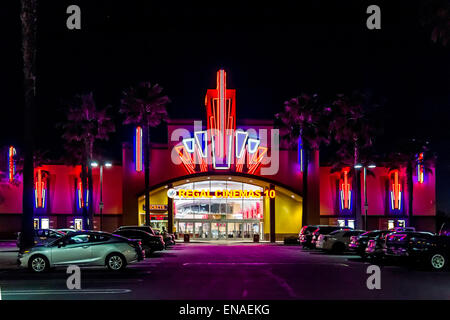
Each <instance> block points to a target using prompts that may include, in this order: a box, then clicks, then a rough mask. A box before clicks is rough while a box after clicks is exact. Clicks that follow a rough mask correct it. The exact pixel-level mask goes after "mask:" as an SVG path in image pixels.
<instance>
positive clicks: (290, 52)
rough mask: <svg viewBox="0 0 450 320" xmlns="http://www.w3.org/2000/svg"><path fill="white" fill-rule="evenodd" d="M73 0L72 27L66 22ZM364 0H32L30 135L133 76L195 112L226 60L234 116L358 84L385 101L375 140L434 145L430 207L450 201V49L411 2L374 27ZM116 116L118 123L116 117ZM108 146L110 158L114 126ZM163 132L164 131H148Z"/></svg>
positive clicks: (6, 71) (13, 88) (15, 135)
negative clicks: (434, 199)
mask: <svg viewBox="0 0 450 320" xmlns="http://www.w3.org/2000/svg"><path fill="white" fill-rule="evenodd" d="M299 2H301V3H302V4H299ZM70 4H77V5H79V6H80V7H81V12H82V30H81V31H71V30H67V28H66V18H67V16H68V15H67V14H66V13H65V12H66V8H67V6H68V5H70ZM369 4H374V3H372V2H365V1H318V0H314V1H312V0H311V1H275V2H272V4H271V5H263V4H261V3H258V2H254V3H250V2H243V1H240V2H236V3H233V2H231V1H227V2H223V1H220V2H217V3H216V2H214V3H212V2H209V3H208V4H207V5H205V4H200V3H198V4H193V3H191V2H190V3H189V4H188V3H187V1H185V2H175V1H158V2H153V1H139V2H138V1H106V0H104V1H92V0H91V1H77V0H72V1H40V7H39V27H38V53H37V77H38V80H37V81H38V82H37V83H38V88H37V90H38V116H37V118H36V126H37V130H36V131H37V134H36V139H37V143H38V145H39V146H40V147H41V148H44V149H48V150H50V151H52V155H53V156H54V157H58V156H59V155H60V154H61V147H60V146H61V140H60V137H59V136H60V134H61V133H60V132H59V131H58V130H56V129H55V123H56V122H58V121H61V120H62V119H63V113H62V112H61V108H62V107H63V106H64V103H65V101H68V100H69V99H70V98H71V97H72V96H73V95H74V94H77V93H81V92H87V91H93V92H94V95H95V98H96V101H97V104H98V105H100V106H104V105H107V104H111V105H112V106H113V107H115V108H117V107H118V105H119V99H120V93H121V90H122V89H124V88H126V87H127V86H129V85H132V84H134V83H136V82H138V81H140V80H150V81H152V82H158V83H160V84H161V85H162V86H163V87H164V88H165V92H166V93H167V94H168V95H169V97H170V98H171V99H172V103H171V105H170V107H169V115H170V117H171V118H198V119H204V117H205V114H204V107H203V101H204V95H205V92H206V89H207V88H213V87H215V72H216V71H217V70H218V69H219V68H225V69H226V71H227V75H228V87H230V88H236V89H237V115H238V117H239V118H261V119H273V115H274V113H276V112H278V111H279V110H280V109H281V107H282V105H283V102H284V101H285V100H287V99H288V98H290V97H293V96H295V95H298V94H299V93H300V92H302V91H306V92H317V93H321V94H324V95H331V94H335V93H340V92H344V93H348V92H350V91H351V90H355V89H360V90H365V91H369V92H371V93H372V94H373V95H374V96H375V97H377V98H379V99H381V100H383V101H385V104H384V106H383V108H382V109H380V111H379V112H380V114H379V116H380V117H381V118H382V119H383V124H384V134H383V135H382V136H380V137H377V140H376V143H377V145H378V148H380V149H382V148H384V147H385V148H390V147H391V146H393V145H394V144H393V141H395V140H396V139H399V138H402V137H413V136H414V137H424V138H429V139H430V141H431V143H432V148H433V151H436V152H437V153H438V156H439V158H438V161H439V162H438V171H437V179H438V180H437V181H438V208H439V209H442V210H446V211H447V212H450V186H449V185H450V183H449V181H450V151H449V149H450V148H449V147H450V143H449V142H448V141H449V138H450V130H449V129H448V127H449V125H448V124H449V120H450V110H449V106H450V94H449V84H450V81H449V74H450V73H449V71H450V70H449V65H450V64H449V48H448V47H447V48H444V47H442V45H439V44H434V43H432V42H431V41H430V29H429V27H423V26H421V25H420V23H419V17H420V15H421V12H420V10H419V6H418V5H417V3H416V2H411V1H390V2H388V1H386V2H383V1H377V3H376V4H378V5H379V6H380V7H381V10H382V30H376V31H370V30H367V28H366V26H365V21H366V18H367V14H366V13H365V11H366V8H367V6H368V5H369ZM1 6H2V7H1V9H0V19H1V21H0V27H1V30H2V31H1V43H2V46H1V60H0V70H1V76H0V90H1V97H2V109H3V112H2V117H1V118H0V119H1V120H0V122H1V125H0V145H7V144H15V145H18V146H19V147H20V144H21V140H22V131H21V130H22V124H21V118H22V115H23V112H22V108H23V93H22V70H21V63H22V60H21V52H20V19H19V11H20V7H19V1H14V2H12V1H8V3H5V4H3V3H2V4H1ZM118 124H119V123H118ZM118 129H119V130H118V132H117V133H116V134H115V135H114V136H113V139H112V141H111V143H110V144H108V145H105V146H104V147H105V152H106V154H107V156H109V157H115V158H117V159H119V160H120V142H121V141H123V140H126V139H129V138H130V136H129V134H128V133H129V130H127V129H126V128H121V127H120V128H118ZM153 138H154V140H155V141H158V140H159V141H164V139H165V138H166V137H165V135H164V130H163V129H159V130H155V132H154V133H153Z"/></svg>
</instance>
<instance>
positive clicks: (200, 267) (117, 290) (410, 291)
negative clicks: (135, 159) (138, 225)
mask: <svg viewBox="0 0 450 320" xmlns="http://www.w3.org/2000/svg"><path fill="white" fill-rule="evenodd" d="M16 257H17V252H14V248H10V249H6V250H5V249H2V250H0V290H1V298H2V299H4V300H10V299H28V300H30V299H39V300H42V299H51V300H54V299H81V300H82V299H175V300H177V299H183V300H185V299H190V300H197V299H219V300H223V299H256V300H259V299H262V300H268V299H275V300H278V299H283V300H284V299H307V300H309V299H450V272H448V271H447V272H432V271H428V270H422V269H417V268H412V267H407V266H403V265H385V266H381V278H380V279H381V289H373V290H369V289H368V287H367V284H366V282H367V278H368V277H369V276H370V274H368V273H367V268H368V266H369V265H370V263H368V262H364V261H361V260H360V259H359V258H358V257H357V256H353V255H348V254H346V255H331V254H324V253H321V252H318V251H313V250H303V249H301V248H300V247H299V246H285V245H282V244H269V243H260V244H255V243H226V244H224V243H187V244H185V243H179V244H177V245H175V246H174V247H172V248H169V249H168V250H164V251H161V252H157V253H154V254H153V256H151V257H149V258H147V259H145V260H144V261H141V262H139V263H136V264H132V265H129V266H128V267H127V269H126V270H124V271H122V272H118V273H114V272H110V271H108V270H107V269H106V268H103V267H86V268H82V271H81V289H80V290H77V289H74V290H68V289H67V286H66V279H67V277H68V276H69V275H68V274H66V270H65V268H59V269H54V270H51V271H49V272H46V273H43V274H33V273H31V272H30V271H28V270H24V269H18V268H17V267H16V266H15V265H14V262H15V259H16Z"/></svg>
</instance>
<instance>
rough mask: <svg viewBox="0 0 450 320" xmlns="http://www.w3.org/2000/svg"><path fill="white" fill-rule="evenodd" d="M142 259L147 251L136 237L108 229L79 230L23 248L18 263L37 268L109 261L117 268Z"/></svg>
mask: <svg viewBox="0 0 450 320" xmlns="http://www.w3.org/2000/svg"><path fill="white" fill-rule="evenodd" d="M142 259H144V251H143V250H142V247H141V244H140V242H139V241H137V240H131V239H127V238H124V237H121V236H117V235H113V234H110V233H106V232H96V231H80V232H71V233H69V234H67V235H65V236H64V237H62V238H60V239H57V240H55V241H53V242H50V243H47V244H42V245H39V246H34V247H32V248H30V249H28V250H24V251H22V252H20V253H19V257H18V264H19V266H20V267H25V268H29V269H30V270H32V271H34V272H43V271H45V270H47V269H49V268H52V267H57V266H64V265H71V264H75V265H78V266H104V265H106V266H107V267H108V268H109V269H110V270H113V271H118V270H121V269H123V268H125V266H126V265H127V264H128V263H132V262H135V261H140V260H142Z"/></svg>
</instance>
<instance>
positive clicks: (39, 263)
mask: <svg viewBox="0 0 450 320" xmlns="http://www.w3.org/2000/svg"><path fill="white" fill-rule="evenodd" d="M28 267H29V268H30V270H31V271H33V272H36V273H40V272H44V271H46V270H48V268H49V262H48V259H47V258H46V257H44V256H42V255H35V256H33V257H31V258H30V260H29V261H28Z"/></svg>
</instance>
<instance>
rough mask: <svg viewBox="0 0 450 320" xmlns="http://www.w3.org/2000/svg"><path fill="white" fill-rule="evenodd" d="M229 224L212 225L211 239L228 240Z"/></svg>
mask: <svg viewBox="0 0 450 320" xmlns="http://www.w3.org/2000/svg"><path fill="white" fill-rule="evenodd" d="M226 232H227V224H226V223H216V222H212V223H211V237H212V238H213V239H219V240H220V239H226Z"/></svg>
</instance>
